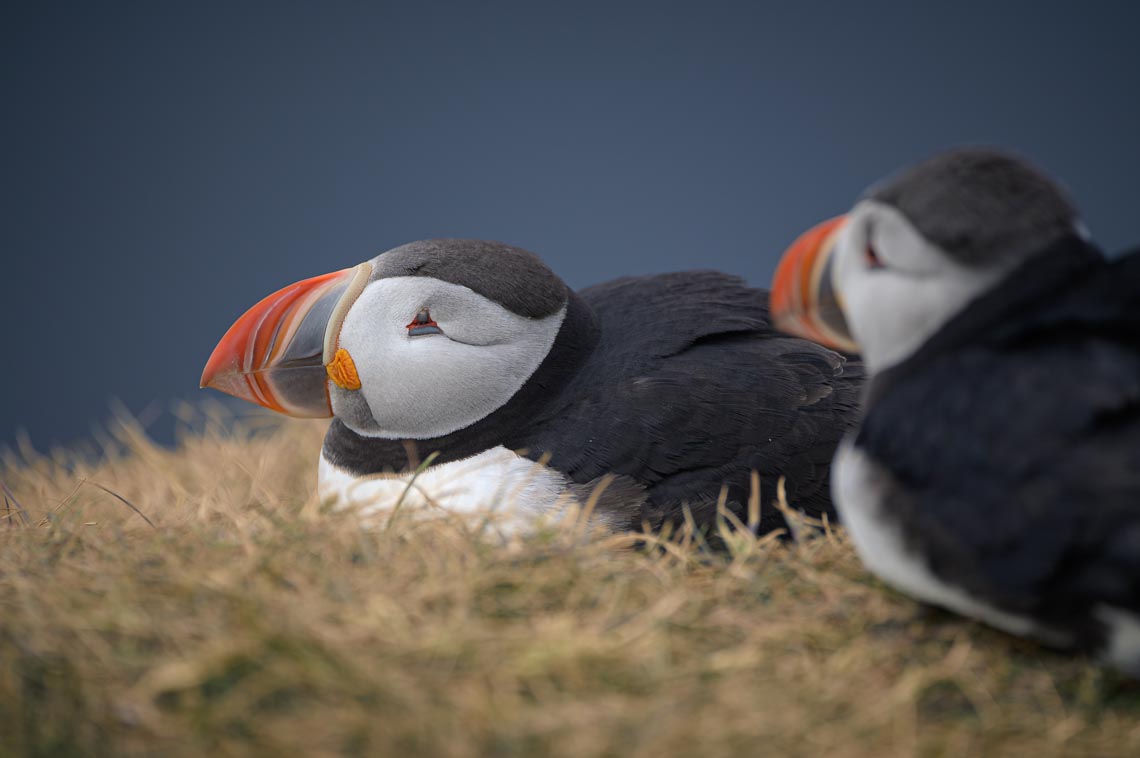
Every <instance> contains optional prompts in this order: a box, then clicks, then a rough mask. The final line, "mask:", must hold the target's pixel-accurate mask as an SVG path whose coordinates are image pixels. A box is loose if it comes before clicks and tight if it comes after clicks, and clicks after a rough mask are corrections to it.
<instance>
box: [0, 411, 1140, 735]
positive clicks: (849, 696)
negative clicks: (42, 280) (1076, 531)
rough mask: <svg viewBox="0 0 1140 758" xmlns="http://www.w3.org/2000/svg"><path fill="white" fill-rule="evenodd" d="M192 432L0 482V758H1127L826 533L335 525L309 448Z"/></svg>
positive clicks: (1091, 691) (1042, 656) (1037, 681)
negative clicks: (175, 444)
mask: <svg viewBox="0 0 1140 758" xmlns="http://www.w3.org/2000/svg"><path fill="white" fill-rule="evenodd" d="M198 426H199V431H198V432H197V433H195V434H192V435H188V436H187V437H186V438H185V439H184V440H183V442H182V443H181V445H180V447H179V448H178V449H176V450H173V451H170V450H165V449H162V448H159V447H156V446H154V445H152V444H150V443H149V442H148V441H147V440H146V438H145V436H143V435H142V433H141V432H140V431H139V430H138V429H137V428H135V427H134V426H133V425H132V424H131V423H130V422H125V421H124V422H120V424H119V428H118V429H117V431H116V433H115V436H116V438H117V439H118V441H119V443H118V444H112V445H110V446H109V447H110V450H111V452H110V454H109V456H108V457H107V459H106V460H104V461H102V462H101V463H98V464H92V463H89V462H85V461H84V460H83V459H82V458H81V457H79V456H75V455H71V454H68V453H66V452H60V453H56V454H54V455H52V456H50V457H41V456H38V455H35V454H34V453H32V452H31V451H24V452H22V453H21V454H19V455H17V454H10V455H8V456H6V458H5V459H4V460H3V462H0V480H2V481H3V483H4V485H6V486H7V487H8V488H9V490H10V491H11V495H12V496H14V499H13V497H11V496H9V497H7V498H6V500H5V502H6V503H7V510H6V511H0V754H3V755H24V754H28V755H31V754H40V755H68V754H112V755H136V754H138V755H181V754H190V755H198V754H204V753H211V754H213V755H245V754H259V755H297V754H300V755H336V754H347V755H453V756H466V755H504V756H511V755H565V756H585V755H613V756H651V755H652V756H660V755H700V756H715V755H728V754H734V755H804V756H824V755H826V756H848V755H866V756H890V755H915V754H917V755H954V756H958V755H966V754H970V755H975V754H978V755H980V754H986V755H1023V754H1036V755H1102V756H1124V755H1140V688H1138V687H1137V686H1136V685H1133V684H1130V683H1128V682H1126V681H1124V680H1123V679H1121V678H1119V677H1118V676H1116V675H1114V674H1112V673H1111V672H1106V671H1103V670H1101V669H1099V668H1097V667H1095V666H1093V665H1091V664H1089V663H1087V662H1085V661H1082V660H1076V659H1069V658H1066V657H1062V656H1058V655H1054V654H1050V653H1047V652H1044V651H1041V650H1039V649H1038V648H1036V647H1034V646H1032V645H1029V644H1025V643H1021V642H1018V641H1016V640H1013V639H1011V638H1009V637H1006V636H1004V635H1001V634H999V633H996V632H993V631H990V630H988V629H985V628H983V627H980V626H977V625H974V624H971V623H968V622H965V621H962V620H959V619H955V618H953V617H951V616H948V615H946V614H942V613H939V612H936V611H931V610H926V609H923V608H920V607H919V606H917V605H915V604H913V603H912V602H910V601H908V600H906V599H905V598H902V597H900V596H898V595H896V594H894V593H892V592H890V591H888V590H886V589H885V588H883V587H882V586H881V585H879V584H878V583H877V582H876V581H874V580H873V579H871V578H870V577H868V575H867V574H866V573H865V572H864V571H863V570H862V568H861V567H860V565H859V563H858V561H857V559H856V558H855V556H854V554H853V552H852V550H851V547H850V545H849V544H848V543H847V542H846V540H845V539H844V537H843V534H842V532H841V531H838V530H837V531H836V532H835V533H831V534H828V535H824V536H820V537H817V538H814V539H810V540H808V541H806V542H801V543H800V544H798V545H794V546H786V545H782V544H780V543H778V542H776V541H773V540H772V539H766V540H764V539H762V540H755V539H753V538H751V537H749V536H746V535H745V536H740V537H738V538H736V539H734V540H733V541H732V544H731V550H730V551H729V552H728V553H727V554H719V555H710V554H708V553H707V552H705V551H703V550H702V549H701V548H700V547H699V545H696V544H694V543H693V541H691V540H683V539H677V540H674V541H673V542H672V543H671V544H669V545H667V546H665V547H664V548H661V547H658V548H657V549H654V550H644V549H637V548H634V547H631V546H630V545H631V544H632V543H631V540H630V539H629V538H628V537H610V538H604V537H592V538H589V539H587V538H584V537H583V536H582V535H581V533H580V532H575V531H573V530H570V529H563V530H559V531H554V532H551V533H548V534H544V535H540V536H535V537H533V538H528V539H527V540H525V541H523V542H521V543H518V544H514V545H510V546H506V547H504V546H502V545H496V544H495V543H494V542H493V541H488V540H485V539H480V538H479V536H478V535H477V534H473V533H472V532H471V527H470V526H469V525H465V524H462V523H457V522H449V521H446V520H436V521H422V520H416V519H401V518H397V519H396V520H394V521H393V522H391V523H390V525H389V526H388V527H387V528H381V529H376V530H373V531H363V530H361V529H360V528H359V526H358V525H357V524H356V523H354V521H353V519H352V516H351V515H349V514H338V513H326V512H324V511H323V510H322V508H321V507H320V504H319V503H318V502H316V500H315V497H314V494H313V492H314V486H313V485H314V482H313V479H314V476H315V468H316V455H317V451H318V449H319V446H320V440H321V434H322V425H321V424H316V425H309V424H304V423H292V424H288V425H286V426H282V427H280V428H277V429H276V430H272V429H270V430H268V431H267V430H263V431H262V432H260V433H256V434H255V433H251V432H248V431H245V432H241V431H238V432H223V431H221V425H219V424H214V423H204V422H203V423H199V424H198ZM102 488H106V489H102ZM111 493H115V494H111ZM116 495H118V496H121V497H122V498H123V499H125V500H126V501H127V502H129V503H130V504H131V506H133V507H136V508H137V509H138V510H139V511H141V512H142V514H143V515H145V517H146V518H147V519H149V521H150V522H153V525H154V526H153V527H152V526H150V525H148V523H147V521H145V520H144V519H143V517H141V516H140V515H136V513H135V512H134V511H133V510H131V507H130V506H128V505H127V503H124V502H123V501H121V500H119V499H118V498H117V497H116ZM17 503H18V506H17ZM18 507H19V508H22V509H23V512H20V510H18Z"/></svg>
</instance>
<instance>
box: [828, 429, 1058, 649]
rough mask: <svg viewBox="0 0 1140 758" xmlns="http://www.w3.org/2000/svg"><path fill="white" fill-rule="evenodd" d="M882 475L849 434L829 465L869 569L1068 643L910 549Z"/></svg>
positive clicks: (898, 585) (950, 605)
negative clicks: (889, 513) (974, 592)
mask: <svg viewBox="0 0 1140 758" xmlns="http://www.w3.org/2000/svg"><path fill="white" fill-rule="evenodd" d="M882 476H883V475H882V474H879V473H877V472H876V470H875V466H874V464H873V463H872V462H871V461H870V460H869V459H868V458H867V456H866V455H865V454H864V453H862V452H861V451H859V450H858V449H857V448H856V447H855V446H854V445H853V444H852V442H851V439H850V438H848V439H846V440H844V441H843V443H842V444H841V445H840V447H839V452H838V453H837V454H836V456H835V463H834V464H833V465H832V469H831V490H832V497H833V499H834V500H835V507H836V509H837V510H838V511H839V515H840V518H841V519H842V521H843V524H844V525H845V526H846V527H847V531H848V533H849V534H850V535H851V540H852V541H853V542H854V543H855V550H856V552H857V553H858V554H859V558H860V559H862V561H863V563H864V565H866V566H867V568H868V569H870V570H871V571H872V572H873V573H874V574H876V575H877V576H878V577H879V578H880V579H882V580H883V581H884V582H886V583H887V584H890V585H891V586H892V587H894V588H895V589H897V590H899V591H900V592H904V593H906V594H908V595H911V596H912V597H916V598H918V599H919V600H922V601H924V602H927V603H930V604H932V605H937V606H941V607H943V608H947V609H949V610H951V611H954V612H956V613H960V614H962V615H963V616H969V617H971V618H976V619H979V620H981V621H984V622H985V623H987V624H990V625H992V626H995V627H997V628H999V629H1003V630H1005V631H1007V632H1010V633H1012V634H1016V635H1020V636H1031V637H1036V638H1037V639H1040V640H1043V641H1045V642H1048V643H1049V644H1054V645H1064V644H1065V639H1064V637H1063V636H1062V635H1058V634H1057V633H1056V632H1055V631H1051V630H1047V629H1042V628H1040V627H1039V626H1038V625H1037V624H1036V623H1035V622H1034V621H1033V620H1032V619H1030V618H1025V617H1023V616H1017V615H1014V614H1010V613H1006V612H1005V611H1002V610H1000V609H998V608H994V607H993V606H990V605H987V604H986V603H983V602H980V601H978V600H977V599H975V598H973V597H971V596H969V595H967V594H966V593H965V592H964V591H963V590H961V589H959V588H958V587H954V586H952V585H949V584H946V583H945V582H943V581H942V580H940V579H938V578H937V577H936V576H934V574H933V573H932V572H931V571H930V569H929V568H928V566H927V562H926V560H925V559H924V558H923V557H922V556H920V555H916V554H915V553H913V552H911V551H910V550H909V549H908V548H907V546H906V544H905V542H904V541H903V538H902V534H901V532H900V530H899V528H898V527H897V526H896V525H895V524H893V523H892V522H891V521H890V520H889V519H887V518H885V517H884V513H885V509H884V508H883V507H882V502H881V501H882V498H883V481H882Z"/></svg>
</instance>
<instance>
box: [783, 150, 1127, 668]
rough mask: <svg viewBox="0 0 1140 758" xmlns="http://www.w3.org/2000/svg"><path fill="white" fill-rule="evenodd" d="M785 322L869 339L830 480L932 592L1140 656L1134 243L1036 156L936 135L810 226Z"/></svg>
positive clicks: (874, 554)
mask: <svg viewBox="0 0 1140 758" xmlns="http://www.w3.org/2000/svg"><path fill="white" fill-rule="evenodd" d="M772 313H773V318H774V321H775V323H776V324H777V325H778V326H780V327H781V328H783V329H784V330H786V331H787V332H789V333H791V334H795V335H799V336H803V337H805V338H810V339H814V340H816V341H818V342H820V343H822V344H825V345H830V346H832V347H834V348H836V349H840V350H844V351H853V352H854V351H857V352H859V353H860V354H861V355H862V358H863V361H864V365H865V366H866V370H867V374H868V379H867V384H866V388H865V396H864V398H863V415H862V418H861V420H860V423H859V425H858V427H857V428H856V429H854V430H852V431H851V432H850V433H849V434H848V435H847V436H846V437H845V439H844V440H843V441H842V442H841V444H840V445H839V449H838V450H837V453H836V457H835V460H834V463H833V465H832V473H831V477H832V493H833V497H834V499H835V505H836V507H837V509H838V512H839V516H840V518H841V520H842V521H843V522H844V524H845V526H846V529H847V530H848V533H849V535H850V538H851V540H852V541H853V543H854V546H855V549H856V551H857V553H858V555H859V557H860V558H861V559H862V561H863V563H864V564H865V565H866V566H867V568H868V569H870V571H871V572H872V573H874V574H876V575H878V576H879V577H880V578H881V579H882V580H883V581H884V582H885V583H887V584H888V585H891V586H893V587H894V588H896V589H898V590H900V591H902V592H903V593H906V594H909V595H911V596H913V597H915V598H917V599H919V600H921V601H923V602H926V603H929V604H933V605H936V606H941V607H943V608H946V609H949V610H950V611H953V612H956V613H958V614H962V615H965V616H968V617H972V618H974V619H978V620H980V621H982V622H985V623H987V624H989V625H991V626H994V627H997V628H999V629H1002V630H1005V631H1006V632H1009V633H1012V634H1015V635H1021V636H1025V637H1029V638H1034V639H1036V640H1037V641H1039V642H1041V643H1044V644H1045V645H1047V646H1050V647H1054V648H1059V649H1068V650H1073V651H1080V652H1082V653H1084V654H1087V655H1090V656H1093V657H1095V658H1098V659H1100V660H1102V661H1104V662H1106V663H1108V664H1110V665H1112V666H1114V667H1116V668H1118V669H1120V670H1122V671H1124V672H1126V673H1127V674H1129V675H1131V676H1134V677H1135V676H1140V251H1133V252H1131V253H1128V254H1124V255H1121V256H1116V257H1111V258H1110V257H1107V256H1106V255H1105V254H1103V253H1102V252H1101V250H1100V249H1099V248H1098V247H1097V245H1096V244H1095V243H1094V242H1093V241H1092V239H1091V237H1090V234H1089V232H1088V230H1087V228H1086V226H1085V225H1084V224H1083V223H1082V221H1081V218H1080V216H1079V214H1078V212H1077V210H1076V208H1075V207H1074V205H1073V203H1072V201H1071V200H1070V199H1069V196H1068V194H1067V193H1066V191H1064V190H1063V189H1062V188H1061V187H1060V186H1059V185H1058V183H1056V182H1055V181H1054V180H1053V179H1051V178H1050V177H1049V176H1048V175H1046V174H1045V173H1043V172H1042V171H1041V170H1040V169H1038V168H1036V167H1035V166H1033V165H1032V164H1030V163H1029V162H1027V161H1026V160H1024V159H1023V158H1021V157H1019V156H1016V155H1012V154H1009V153H1006V152H1003V151H1000V150H995V149H988V148H980V147H975V148H962V149H956V150H952V151H949V152H946V153H942V154H939V155H936V156H934V157H932V158H929V159H927V160H925V161H923V162H921V163H918V164H917V165H914V166H912V167H909V168H907V169H905V170H902V171H901V172H899V173H897V174H895V175H893V176H891V177H888V178H887V179H885V180H883V181H881V182H879V183H878V184H876V185H873V186H872V187H871V188H870V189H869V190H867V191H866V192H865V193H864V194H863V195H862V196H861V198H859V199H858V201H857V202H856V203H855V205H854V206H853V207H852V208H851V210H850V211H849V212H848V213H846V214H844V215H842V216H839V217H837V218H833V219H831V220H829V221H825V222H823V223H821V224H820V225H818V226H816V227H815V228H813V229H811V230H809V231H808V232H806V233H804V234H803V235H802V236H801V237H800V238H799V239H798V240H796V241H795V242H794V243H793V244H792V246H791V247H790V248H789V249H788V250H787V252H786V253H785V256H784V258H783V259H782V260H781V262H780V264H779V266H778V268H777V271H776V274H775V278H774V281H773V288H772Z"/></svg>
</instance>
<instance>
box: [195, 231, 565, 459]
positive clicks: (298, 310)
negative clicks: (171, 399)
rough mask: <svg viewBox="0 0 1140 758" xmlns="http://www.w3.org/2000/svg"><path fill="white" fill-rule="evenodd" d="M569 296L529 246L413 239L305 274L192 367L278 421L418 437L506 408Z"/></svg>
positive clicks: (546, 348) (538, 359)
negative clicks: (201, 366) (315, 421)
mask: <svg viewBox="0 0 1140 758" xmlns="http://www.w3.org/2000/svg"><path fill="white" fill-rule="evenodd" d="M569 297H570V291H569V289H568V288H567V287H566V285H565V284H564V283H563V282H562V280H561V279H559V278H558V277H557V276H555V274H554V273H553V272H552V271H550V269H548V268H547V267H546V266H545V265H544V264H543V263H542V261H541V260H539V259H538V257H537V256H535V255H534V254H532V253H529V252H527V251H526V250H522V249H520V248H516V247H510V246H508V245H503V244H500V243H495V242H481V241H477V240H452V239H447V240H427V241H423V242H413V243H411V244H408V245H403V246H402V247H397V248H395V249H393V250H389V251H388V252H386V253H382V254H381V255H378V256H377V257H375V258H373V259H372V260H370V261H368V262H367V263H362V264H360V265H359V266H356V267H354V268H350V269H344V270H343V271H337V272H334V273H331V274H325V275H323V276H318V277H314V278H312V279H306V280H304V281H301V282H297V283H296V284H292V285H290V286H288V287H285V288H284V289H281V290H279V291H277V292H275V293H273V294H272V295H270V296H269V297H266V298H265V299H263V300H262V301H261V302H259V303H258V304H257V305H255V306H253V307H252V308H251V309H249V310H248V311H247V312H246V313H245V314H244V315H243V316H242V317H241V318H239V319H238V320H237V322H235V323H234V325H233V326H231V327H230V329H229V331H227V332H226V334H225V336H223V337H222V339H221V341H220V342H219V343H218V346H217V347H216V348H215V349H214V352H213V354H212V355H211V356H210V359H209V361H208V362H207V364H206V368H205V370H204V371H203V373H202V382H201V386H203V387H213V388H215V389H218V390H221V391H222V392H226V393H228V394H230V395H233V396H235V397H239V398H242V399H243V400H249V401H251V402H254V403H257V404H259V405H262V406H265V407H266V408H271V409H272V410H275V411H278V412H280V413H285V414H288V415H291V416H300V417H310V418H320V417H330V416H336V417H337V418H338V419H340V420H341V421H342V422H344V424H345V425H346V426H348V427H349V429H351V430H352V431H354V432H356V433H357V434H360V435H363V436H369V437H383V438H389V439H429V438H432V437H438V436H441V435H444V434H449V433H451V432H454V431H456V430H458V429H462V428H464V427H467V426H469V425H471V424H473V423H475V422H476V421H479V420H480V419H482V418H484V417H486V416H488V415H489V414H491V413H492V412H494V411H495V410H497V409H498V408H500V407H501V406H503V405H504V404H506V403H507V401H509V400H510V399H511V397H512V396H513V395H514V394H515V393H516V392H518V390H519V389H520V388H521V387H522V386H523V384H525V383H526V381H527V379H529V378H530V377H531V375H532V374H533V373H534V372H535V370H536V369H538V367H539V365H540V364H542V362H543V360H544V359H545V358H546V356H547V354H548V353H549V352H550V350H551V347H552V346H553V345H554V341H555V338H556V337H557V335H558V333H559V330H560V328H561V326H562V323H563V320H564V318H565V316H566V311H567V305H568V302H569Z"/></svg>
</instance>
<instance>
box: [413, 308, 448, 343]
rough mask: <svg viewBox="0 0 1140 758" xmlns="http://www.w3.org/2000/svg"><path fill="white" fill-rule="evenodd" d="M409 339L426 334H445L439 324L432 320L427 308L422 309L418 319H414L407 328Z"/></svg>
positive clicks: (417, 315)
mask: <svg viewBox="0 0 1140 758" xmlns="http://www.w3.org/2000/svg"><path fill="white" fill-rule="evenodd" d="M406 328H407V330H408V336H409V337H419V336H421V335H425V334H443V330H442V329H440V328H439V324H437V323H435V320H434V319H432V317H431V313H430V312H428V309H427V308H421V309H420V311H419V313H417V314H416V317H415V318H413V319H412V321H411V323H410V324H408V326H407V327H406Z"/></svg>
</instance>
